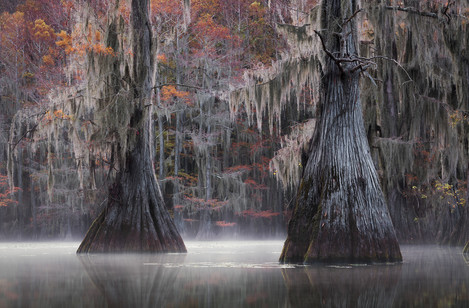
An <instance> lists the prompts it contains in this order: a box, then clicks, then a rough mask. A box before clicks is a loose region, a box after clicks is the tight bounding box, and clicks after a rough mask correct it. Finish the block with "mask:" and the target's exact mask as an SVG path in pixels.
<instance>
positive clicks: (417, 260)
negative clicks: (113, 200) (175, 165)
mask: <svg viewBox="0 0 469 308" xmlns="http://www.w3.org/2000/svg"><path fill="white" fill-rule="evenodd" d="M282 244H283V242H282V241H247V242H186V246H187V249H188V251H189V252H188V253H187V254H169V255H104V256H103V255H93V256H77V255H75V250H76V249H77V247H78V245H79V243H0V307H1V308H3V307H469V294H468V292H469V265H468V263H467V261H466V260H465V259H464V256H463V255H462V253H461V250H462V249H461V248H447V247H438V246H402V247H401V249H402V253H403V257H404V262H403V263H402V264H398V265H368V266H366V265H362V264H349V265H341V266H326V265H321V266H319V265H317V266H291V265H281V264H278V263H277V259H278V257H279V255H280V252H281V249H282Z"/></svg>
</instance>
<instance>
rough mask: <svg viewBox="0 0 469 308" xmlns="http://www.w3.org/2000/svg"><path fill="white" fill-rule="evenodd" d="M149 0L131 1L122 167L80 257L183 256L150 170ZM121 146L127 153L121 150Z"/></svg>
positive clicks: (150, 64)
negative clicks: (113, 254) (127, 109)
mask: <svg viewBox="0 0 469 308" xmlns="http://www.w3.org/2000/svg"><path fill="white" fill-rule="evenodd" d="M148 1H149V0H132V15H131V26H132V40H133V44H132V47H133V65H132V67H133V70H132V72H131V76H130V77H131V84H132V91H131V93H132V94H131V98H130V100H131V101H129V102H128V103H129V104H132V108H131V110H132V113H131V118H130V123H129V129H128V130H127V137H126V138H127V140H126V142H125V144H122V145H121V144H118V145H117V149H118V150H119V148H121V151H117V152H119V153H122V154H119V155H120V157H119V161H120V165H121V169H120V171H119V173H118V175H117V177H116V180H115V183H114V184H113V185H112V186H111V188H110V189H109V195H108V201H107V205H106V208H105V209H104V211H103V212H102V213H101V214H100V215H99V217H98V218H97V219H96V220H95V221H94V222H93V224H92V226H91V227H90V229H89V231H88V233H87V235H86V237H85V239H84V240H83V242H82V243H81V245H80V247H79V248H78V253H94V252H185V251H186V248H185V246H184V243H183V241H182V239H181V237H180V235H179V233H178V231H177V229H176V226H175V224H174V222H173V220H172V218H171V216H170V215H169V213H168V211H167V210H166V208H165V205H164V201H163V198H162V195H161V192H160V189H159V186H158V183H157V181H156V176H155V174H154V170H153V164H152V155H151V150H150V147H151V145H152V142H151V138H150V137H151V136H150V131H149V130H150V127H151V125H150V109H151V104H150V98H151V92H152V86H153V81H152V77H151V76H153V74H152V73H153V69H154V64H153V60H152V54H151V50H152V34H151V28H150V21H149V19H148V4H149V3H148ZM122 147H125V149H122Z"/></svg>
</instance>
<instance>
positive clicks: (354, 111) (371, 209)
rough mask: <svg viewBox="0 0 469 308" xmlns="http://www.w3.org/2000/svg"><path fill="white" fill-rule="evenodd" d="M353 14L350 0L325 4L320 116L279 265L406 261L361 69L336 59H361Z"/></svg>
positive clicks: (331, 0)
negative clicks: (369, 132)
mask: <svg viewBox="0 0 469 308" xmlns="http://www.w3.org/2000/svg"><path fill="white" fill-rule="evenodd" d="M356 11H357V8H356V5H355V1H352V0H350V1H343V0H329V1H323V3H322V17H321V23H322V29H327V31H328V32H327V33H325V39H324V41H323V42H324V48H325V49H326V50H327V51H326V53H327V54H328V56H327V57H326V59H325V60H324V61H323V63H324V65H323V67H322V74H323V76H322V78H321V102H320V103H321V117H320V120H319V123H318V124H317V126H316V129H315V132H314V135H313V139H312V143H311V147H310V156H309V158H308V161H307V164H306V166H305V169H304V171H303V178H302V181H301V184H300V188H299V191H298V194H297V197H296V203H295V204H294V211H293V215H292V218H291V220H290V222H289V226H288V237H287V239H286V241H285V244H284V247H283V251H282V254H281V257H280V261H281V262H304V263H314V262H357V261H358V262H376V261H378V262H381V261H382V262H389V261H401V260H402V256H401V253H400V249H399V244H398V242H397V238H396V235H395V232H394V227H393V224H392V221H391V218H390V216H389V213H388V209H387V206H386V203H385V199H384V196H383V193H382V190H381V187H380V183H379V179H378V175H377V172H376V169H375V166H374V164H373V161H372V158H371V154H370V148H369V145H368V141H367V137H366V133H365V129H364V123H363V114H362V106H361V102H360V92H359V73H360V71H361V69H357V68H358V65H359V63H356V62H349V61H343V62H341V61H338V60H337V59H339V58H342V59H345V58H347V57H349V58H350V57H351V56H356V55H357V51H356V47H355V46H356V45H355V42H356V37H357V34H356V31H357V30H356V25H355V20H354V18H352V19H350V18H349V17H350V16H352V15H353V14H354V12H356ZM337 33H342V36H340V35H337ZM348 33H350V34H348ZM322 37H323V36H321V40H322V39H323V38H322ZM341 38H342V39H341ZM339 55H340V56H339Z"/></svg>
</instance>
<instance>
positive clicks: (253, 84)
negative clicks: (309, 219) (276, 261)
mask: <svg viewBox="0 0 469 308" xmlns="http://www.w3.org/2000/svg"><path fill="white" fill-rule="evenodd" d="M317 2H318V1H315V0H259V1H252V0H230V1H222V0H191V1H189V0H174V1H168V0H152V1H151V18H152V27H153V33H154V34H155V35H156V36H157V38H158V46H157V48H156V49H155V52H154V60H155V61H157V63H158V69H157V75H158V76H155V78H156V80H158V85H157V86H156V87H155V88H154V91H155V95H154V98H155V99H154V101H153V102H152V104H153V110H154V111H155V112H154V115H153V120H154V121H153V123H152V132H153V139H154V144H155V147H154V153H153V156H154V162H155V163H154V167H155V171H156V172H157V176H158V180H159V182H160V187H161V190H162V193H163V196H164V199H165V202H166V207H167V208H168V210H169V211H170V213H171V215H172V216H173V218H174V220H175V222H176V225H177V227H178V229H179V231H180V232H181V234H182V235H183V236H184V237H185V238H197V239H212V238H221V237H223V238H225V237H227V238H245V237H282V238H283V237H284V236H285V233H286V225H287V221H288V218H289V215H290V210H291V208H290V204H291V200H292V199H293V197H294V192H296V191H297V189H298V185H299V180H300V177H301V173H302V168H303V164H304V162H305V160H306V158H307V155H308V147H309V141H310V138H311V136H312V131H313V129H314V124H315V122H316V118H315V116H316V114H317V107H318V106H317V102H318V92H319V89H318V84H319V83H318V78H319V77H318V76H319V75H318V74H317V71H318V70H320V68H319V69H318V65H319V64H318V61H317V57H318V53H319V52H322V50H321V46H320V42H319V40H318V38H317V37H316V35H315V33H314V31H313V30H316V29H315V28H314V25H315V23H316V21H315V20H314V18H315V16H316V15H315V8H316V5H317ZM115 5H118V14H119V15H120V24H119V27H120V28H119V29H118V31H117V32H119V31H122V32H124V30H125V28H126V25H128V23H129V18H130V15H129V13H130V10H129V7H128V4H127V2H126V1H117V3H116V1H112V0H91V1H69V0H61V1H60V0H54V1H45V0H26V1H12V0H10V1H8V0H4V1H2V2H1V4H0V12H1V15H0V106H1V107H0V108H1V113H0V239H7V238H9V239H58V238H59V239H63V238H82V237H83V235H84V233H85V232H86V230H87V229H88V227H89V225H90V224H91V222H92V220H93V219H94V218H95V217H96V216H97V214H98V213H99V212H100V211H101V210H102V208H103V205H104V204H105V202H106V199H105V198H106V195H107V194H106V192H107V190H108V188H109V185H110V183H112V181H113V177H114V176H115V175H116V170H115V165H114V163H113V156H114V155H115V153H113V151H112V150H110V147H109V146H108V144H110V143H112V142H113V140H114V138H116V137H115V135H116V134H114V132H113V130H119V127H118V126H117V125H116V123H118V122H115V123H114V122H109V123H107V124H106V121H109V118H110V117H109V114H112V113H111V112H116V118H117V117H118V116H119V115H118V111H116V108H117V107H116V106H115V104H113V102H115V101H117V98H116V97H118V96H119V95H120V94H119V91H116V93H117V94H115V93H113V95H112V96H110V97H108V96H107V95H106V93H103V92H100V91H98V90H97V88H99V87H98V86H97V85H98V84H100V83H102V82H106V78H107V76H103V72H108V71H109V70H106V69H104V68H103V67H102V65H103V63H104V64H106V63H107V64H106V65H111V64H112V63H114V62H113V61H114V60H115V59H121V58H125V57H128V56H129V55H131V54H132V49H131V48H130V47H129V46H128V45H126V43H128V42H126V39H125V36H122V38H120V40H119V47H120V49H119V50H115V49H114V48H112V47H111V45H112V43H113V40H112V38H111V37H110V35H109V31H108V30H109V29H107V21H108V19H109V14H111V12H113V11H115V10H114V7H115ZM362 8H363V11H361V12H360V13H359V14H358V15H357V16H356V18H358V20H359V27H360V29H359V32H360V38H359V41H360V53H361V54H362V55H363V56H366V57H371V58H374V60H375V61H376V65H374V66H373V67H372V69H371V70H369V73H366V75H365V76H363V78H362V81H361V93H362V97H361V101H362V104H363V108H364V117H365V128H366V131H367V136H368V142H369V144H370V147H371V151H372V156H373V160H374V163H375V165H376V168H377V169H378V173H379V176H380V180H381V184H382V186H383V191H384V193H385V197H386V199H387V204H388V207H389V210H390V214H391V217H392V220H393V223H394V226H395V229H396V232H397V235H398V238H399V240H400V242H417V241H418V242H422V241H423V242H439V243H450V244H460V245H461V244H464V243H465V242H466V241H467V240H468V239H469V227H468V224H467V217H468V210H467V204H468V200H469V196H468V194H469V189H468V188H469V182H468V177H469V37H468V36H469V31H467V24H468V22H469V3H468V1H467V0H461V1H449V2H448V1H440V0H433V1H432V0H427V1H423V0H422V1H417V0H405V1H392V0H387V1H384V0H383V1H380V0H374V1H362ZM428 29H431V31H430V30H428ZM123 75H124V76H125V74H123ZM119 82H121V83H122V84H124V83H126V82H127V81H126V79H125V78H123V79H122V80H119ZM96 101H98V102H99V103H98V104H96ZM121 112H122V111H121ZM105 115H108V116H105ZM135 134H139V132H138V131H136V132H135ZM9 179H10V181H9Z"/></svg>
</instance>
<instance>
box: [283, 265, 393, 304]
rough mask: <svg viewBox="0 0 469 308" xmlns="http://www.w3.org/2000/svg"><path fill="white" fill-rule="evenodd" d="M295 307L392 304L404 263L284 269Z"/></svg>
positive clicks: (290, 299)
mask: <svg viewBox="0 0 469 308" xmlns="http://www.w3.org/2000/svg"><path fill="white" fill-rule="evenodd" d="M283 276H284V279H285V283H286V287H287V289H288V297H289V303H290V304H291V306H293V307H300V306H304V307H306V306H310V307H391V306H393V302H394V300H395V298H396V293H397V292H396V291H397V286H398V282H399V280H400V276H401V265H392V266H386V265H379V266H378V265H377V266H367V267H362V266H356V267H350V266H343V267H342V266H341V267H325V266H311V267H304V268H297V269H284V270H283Z"/></svg>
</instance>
